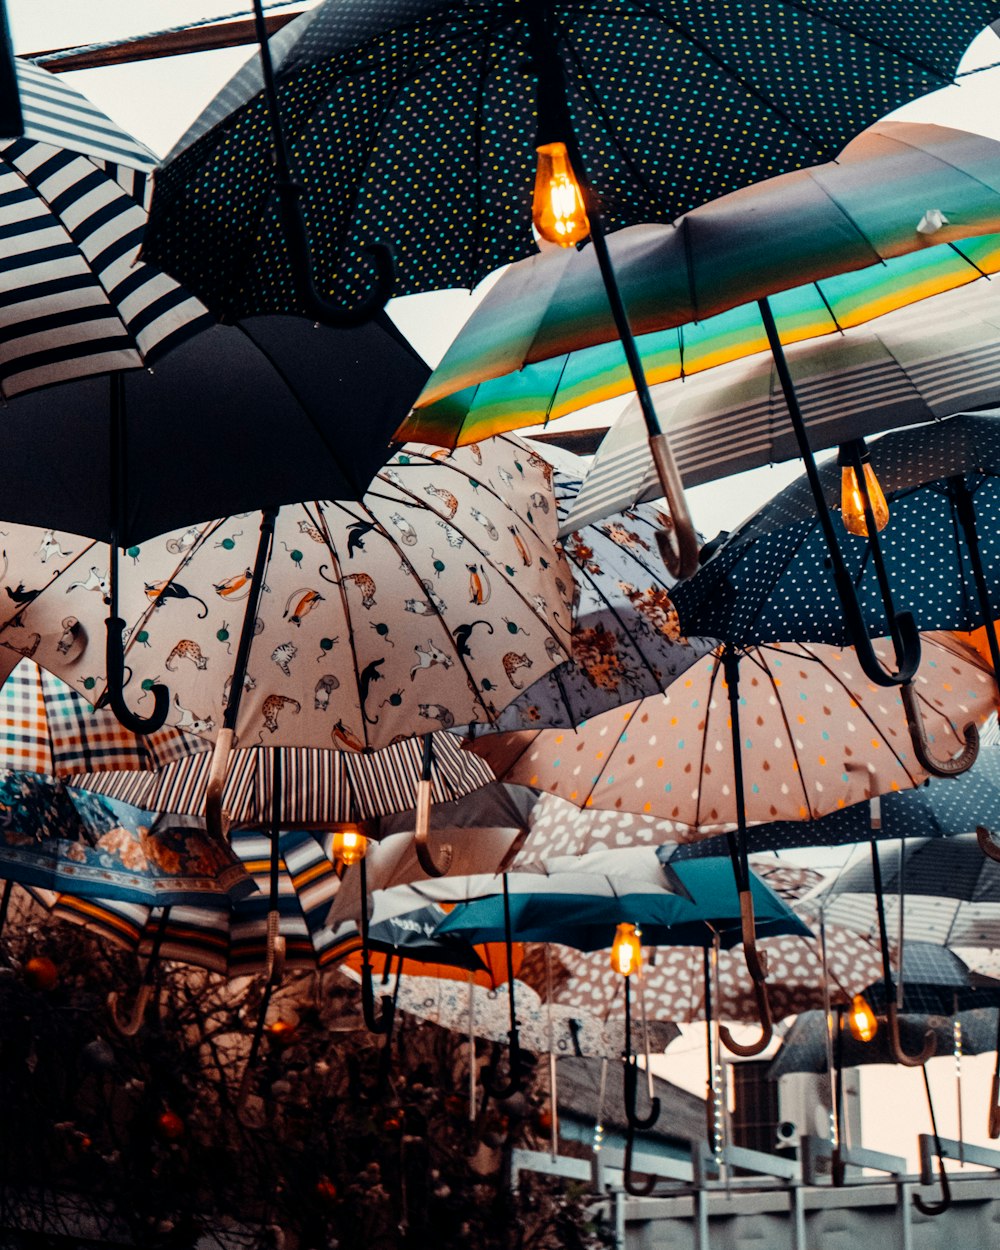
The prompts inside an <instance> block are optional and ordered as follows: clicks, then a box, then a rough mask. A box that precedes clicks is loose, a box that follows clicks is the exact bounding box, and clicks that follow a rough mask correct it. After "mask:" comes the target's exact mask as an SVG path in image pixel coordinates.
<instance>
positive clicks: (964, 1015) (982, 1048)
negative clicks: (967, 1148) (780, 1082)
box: [767, 1007, 997, 1081]
mask: <svg viewBox="0 0 1000 1250" xmlns="http://www.w3.org/2000/svg"><path fill="white" fill-rule="evenodd" d="M955 1019H956V1020H957V1021H958V1022H959V1024H960V1025H961V1027H962V1053H963V1054H967V1055H981V1054H985V1053H986V1052H987V1051H990V1050H993V1048H994V1047H995V1046H996V1039H997V1009H996V1008H995V1007H976V1008H972V1009H970V1010H969V1011H962V1012H959V1013H958V1015H957V1016H956V1017H955ZM928 1029H930V1030H931V1031H932V1032H933V1034H934V1040H935V1047H936V1050H937V1053H938V1054H939V1055H946V1054H947V1053H948V1052H949V1050H951V1049H952V1047H953V1046H954V1031H955V1025H954V1021H952V1020H941V1019H940V1017H935V1016H911V1015H905V1016H900V1017H899V1032H900V1036H901V1037H902V1040H903V1044H904V1046H905V1047H906V1049H907V1050H915V1049H916V1048H917V1047H918V1046H919V1044H920V1040H921V1039H922V1038H923V1037H926V1035H927V1031H928ZM826 1035H827V1025H826V1013H825V1012H823V1011H804V1012H802V1014H801V1015H800V1016H798V1017H796V1019H795V1020H793V1021H792V1026H791V1028H790V1029H789V1030H788V1032H787V1033H786V1034H785V1036H784V1038H782V1042H781V1048H780V1049H779V1051H778V1053H777V1054H776V1055H775V1056H774V1058H773V1059H772V1060H771V1062H770V1063H769V1064H768V1067H767V1077H768V1080H772V1081H776V1080H777V1079H778V1078H779V1077H782V1076H787V1075H788V1074H789V1073H790V1072H817V1073H824V1072H826V1065H827V1036H826ZM834 1046H835V1047H836V1048H837V1050H838V1051H839V1053H840V1061H839V1065H838V1066H840V1067H842V1068H857V1067H860V1066H861V1065H862V1064H868V1063H893V1062H895V1060H894V1058H893V1056H892V1054H891V1052H890V1050H889V1047H888V1045H887V1042H886V1037H885V1033H884V1031H883V1030H880V1031H879V1032H878V1033H876V1034H875V1036H874V1037H873V1038H872V1040H871V1041H870V1042H859V1041H856V1040H855V1039H854V1038H853V1037H852V1036H851V1033H850V1031H849V1030H848V1029H846V1028H844V1027H843V1025H842V1024H841V1025H840V1027H839V1030H838V1036H837V1040H836V1041H835V1042H834Z"/></svg>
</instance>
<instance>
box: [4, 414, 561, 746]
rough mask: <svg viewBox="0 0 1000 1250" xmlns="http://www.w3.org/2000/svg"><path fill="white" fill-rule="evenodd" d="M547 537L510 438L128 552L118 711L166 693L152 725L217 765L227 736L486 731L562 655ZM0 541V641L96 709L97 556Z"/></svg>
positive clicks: (398, 466) (290, 739)
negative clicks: (180, 737) (2, 601)
mask: <svg viewBox="0 0 1000 1250" xmlns="http://www.w3.org/2000/svg"><path fill="white" fill-rule="evenodd" d="M439 454H440V453H439ZM555 524H556V517H555V505H554V500H553V497H552V491H551V470H550V469H549V467H548V465H547V464H546V463H545V462H544V461H543V460H542V459H541V458H540V457H539V456H538V455H537V454H536V453H535V452H534V451H532V450H531V449H530V448H529V447H528V446H527V445H526V444H524V443H523V442H521V441H519V440H517V439H513V438H512V439H502V440H491V441H490V442H489V443H485V444H483V446H482V447H478V446H476V447H469V448H466V449H463V450H462V451H460V452H456V453H454V454H452V455H447V454H445V456H444V458H443V459H441V460H438V459H436V458H434V457H432V456H431V454H430V449H426V450H422V449H419V448H409V449H407V450H405V451H401V452H398V453H397V454H396V455H395V456H394V457H393V458H392V460H391V462H390V463H389V465H387V466H386V468H385V469H384V470H383V471H382V473H380V474H379V476H378V478H377V479H376V482H375V483H374V484H373V486H372V488H371V489H370V490H369V492H368V494H367V495H366V497H365V501H364V502H363V503H346V502H340V503H337V502H329V501H327V502H323V501H318V502H314V503H304V504H301V505H298V506H294V507H292V506H290V507H285V508H281V509H280V510H277V511H268V512H265V513H263V514H261V513H252V514H244V515H240V516H235V517H228V518H225V519H224V520H221V521H214V522H211V523H209V524H207V525H202V526H194V527H191V528H190V529H188V530H185V531H183V532H181V533H174V534H170V535H167V536H165V537H163V538H160V539H157V540H155V541H152V542H149V543H144V544H141V545H138V546H136V547H134V548H130V549H129V555H128V558H130V559H131V560H132V562H133V566H132V570H130V572H132V576H130V577H129V578H128V582H127V584H126V585H125V586H123V587H122V593H121V597H120V608H119V610H120V613H121V614H122V617H123V619H124V620H125V621H126V625H127V628H128V631H129V637H128V644H127V646H126V648H125V655H124V662H125V664H126V665H127V671H128V673H129V674H130V681H129V684H128V690H129V695H130V700H131V701H132V702H133V704H134V706H136V707H137V708H139V709H141V708H142V705H143V701H144V699H145V700H148V702H149V703H150V704H152V702H153V695H154V694H155V692H156V686H157V683H159V682H161V681H163V680H169V682H170V684H171V691H172V694H171V698H170V700H169V708H168V710H167V718H168V720H169V723H171V724H173V725H175V726H176V727H178V728H180V729H185V730H188V731H189V732H191V733H194V734H197V735H201V736H203V737H205V738H209V739H216V740H217V741H218V743H219V761H220V768H221V767H223V766H224V760H225V756H226V755H227V754H228V752H229V750H230V748H231V747H232V745H234V743H235V742H236V741H237V740H238V743H239V745H240V746H246V747H250V746H259V745H268V746H271V745H288V746H301V747H326V748H330V747H334V748H338V749H344V750H353V751H360V750H365V749H369V748H378V747H383V746H387V745H389V744H391V743H393V742H395V741H398V740H400V739H401V738H404V737H407V736H410V735H416V734H421V733H427V732H429V731H431V730H435V729H442V728H450V727H451V726H452V725H456V724H467V723H469V722H471V721H479V722H480V723H482V724H490V723H492V722H494V721H495V720H496V718H497V715H498V713H499V711H500V710H501V709H502V707H503V706H504V704H505V703H507V702H508V701H509V700H510V699H511V698H513V697H514V696H515V695H516V694H517V692H518V691H519V690H521V689H523V688H524V686H525V685H527V684H528V681H529V680H530V679H531V678H532V677H535V676H537V675H540V674H542V673H545V672H546V671H548V669H550V668H552V667H553V666H554V665H555V664H557V663H560V662H562V661H563V660H565V659H566V657H567V652H566V649H565V648H566V645H567V644H568V641H569V613H570V607H571V600H572V594H573V579H572V574H571V572H570V570H569V567H568V566H567V564H566V563H565V561H564V559H563V558H562V556H561V555H560V554H559V552H558V551H557V550H556V549H555V547H554V540H555ZM5 541H6V544H7V551H8V553H9V557H10V563H11V570H10V571H9V572H8V580H9V581H12V580H13V579H15V578H16V579H17V582H16V587H11V586H8V587H7V592H8V593H7V596H6V598H7V600H8V605H7V608H6V612H5V617H6V619H5V620H3V621H2V623H0V639H2V640H4V641H6V642H8V643H10V645H11V646H12V647H16V648H23V649H26V650H30V651H31V652H32V654H33V656H34V658H36V660H37V661H38V662H39V663H41V664H42V665H44V666H45V667H46V668H49V669H50V670H51V671H53V672H56V673H58V674H60V675H62V676H63V677H65V679H66V680H67V681H68V682H70V683H71V684H72V685H73V686H74V687H75V688H76V689H78V690H81V691H83V692H84V693H85V694H87V695H88V697H90V698H92V699H93V700H95V701H97V700H99V699H100V698H101V696H102V695H103V693H104V692H105V690H106V689H107V688H108V678H107V676H106V668H105V664H104V656H103V652H102V650H100V649H97V648H95V647H94V646H93V645H92V641H91V640H92V639H93V638H94V637H95V636H96V635H97V634H98V632H99V630H100V628H101V622H102V620H103V615H104V612H105V609H104V604H103V597H104V594H105V593H106V591H107V574H106V570H107V554H106V549H105V548H103V547H102V546H101V545H99V544H94V543H92V542H89V541H87V540H80V539H78V538H75V537H71V536H67V535H62V534H55V535H53V534H52V533H51V532H46V534H45V535H42V534H40V532H39V531H35V530H31V531H26V530H12V532H11V534H10V535H9V536H8V538H7V539H6V540H5ZM67 621H69V622H71V624H67ZM161 690H162V687H161ZM133 692H134V695H133Z"/></svg>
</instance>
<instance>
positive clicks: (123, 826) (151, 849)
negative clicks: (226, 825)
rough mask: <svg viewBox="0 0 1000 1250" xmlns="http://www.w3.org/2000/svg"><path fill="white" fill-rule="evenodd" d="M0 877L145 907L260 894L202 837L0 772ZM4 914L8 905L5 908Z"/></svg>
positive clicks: (231, 859)
mask: <svg viewBox="0 0 1000 1250" xmlns="http://www.w3.org/2000/svg"><path fill="white" fill-rule="evenodd" d="M0 877H2V878H3V879H4V882H5V886H4V896H5V898H6V896H7V895H9V890H10V883H11V882H13V881H19V882H20V883H21V884H22V885H30V886H36V887H41V888H43V889H47V890H56V891H60V890H68V891H71V892H72V893H74V894H76V895H79V896H81V897H97V898H112V899H118V900H121V901H124V902H129V903H137V904H140V905H146V906H162V907H169V906H171V905H173V904H177V903H188V902H191V903H194V904H197V903H200V902H202V901H208V902H209V903H213V902H214V903H216V904H218V903H220V902H222V903H225V901H226V896H228V897H229V898H232V899H237V900H238V899H241V898H244V897H245V896H246V895H247V894H250V893H253V892H254V890H255V889H256V886H255V885H254V883H253V882H252V881H251V880H250V878H249V877H248V876H247V873H246V871H245V870H244V868H243V865H242V864H241V862H240V860H239V859H237V858H236V856H235V855H234V854H233V853H232V851H231V850H230V848H229V847H228V846H227V845H226V844H225V843H224V842H220V841H216V840H215V839H213V838H210V837H209V836H208V835H207V834H205V833H203V832H201V831H198V830H193V831H184V832H178V831H175V830H171V829H169V828H163V827H162V826H160V827H158V824H157V818H156V815H155V814H154V813H152V812H145V811H142V810H141V809H139V808H136V807H132V806H131V805H130V804H127V803H120V802H118V801H116V800H114V799H107V798H104V797H102V796H100V795H93V794H88V793H87V792H86V791H84V790H78V789H75V788H74V787H71V786H67V785H65V784H64V783H63V782H61V781H58V780H55V779H52V778H48V777H42V776H40V775H39V774H37V773H26V772H2V773H0ZM2 910H4V911H5V910H6V903H4V904H3V905H2Z"/></svg>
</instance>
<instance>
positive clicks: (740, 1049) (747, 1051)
mask: <svg viewBox="0 0 1000 1250" xmlns="http://www.w3.org/2000/svg"><path fill="white" fill-rule="evenodd" d="M753 996H754V998H755V999H756V1000H757V1016H758V1018H759V1019H760V1027H761V1034H760V1037H758V1038H757V1040H756V1041H755V1042H749V1043H748V1044H746V1045H744V1044H743V1043H742V1042H737V1041H734V1040H733V1035H732V1034H731V1033H730V1031H729V1029H728V1028H727V1027H726V1025H724V1024H720V1025H719V1038H720V1040H721V1042H722V1044H723V1046H725V1048H726V1050H729V1051H732V1053H733V1054H734V1055H739V1056H740V1058H741V1059H752V1058H753V1056H754V1055H759V1054H761V1053H762V1052H763V1051H765V1050H767V1048H768V1046H770V1044H771V1039H772V1038H773V1037H774V1021H773V1020H772V1019H771V1003H770V1001H769V999H768V997H767V983H766V982H765V981H754V983H753Z"/></svg>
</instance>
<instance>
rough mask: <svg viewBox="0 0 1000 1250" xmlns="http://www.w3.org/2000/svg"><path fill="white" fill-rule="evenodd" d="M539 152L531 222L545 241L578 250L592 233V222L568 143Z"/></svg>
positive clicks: (540, 148)
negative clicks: (567, 148)
mask: <svg viewBox="0 0 1000 1250" xmlns="http://www.w3.org/2000/svg"><path fill="white" fill-rule="evenodd" d="M535 150H536V151H537V153H538V172H537V173H536V174H535V198H534V203H533V205H532V210H531V220H532V221H533V222H534V225H535V229H536V230H537V231H538V233H539V234H540V235H541V236H542V238H543V239H547V240H548V241H549V242H550V243H558V244H559V246H560V247H575V246H576V244H577V243H582V242H583V240H584V239H585V238H587V236H588V235H589V234H590V221H589V219H588V217H587V208H586V205H585V204H584V202H583V191H582V190H581V189H580V184H579V182H577V180H576V174H575V173H574V172H573V166H572V165H571V164H570V159H569V153H568V152H567V151H566V144H565V143H542V144H540V145H539V146H538V147H537V148H536V149H535Z"/></svg>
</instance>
